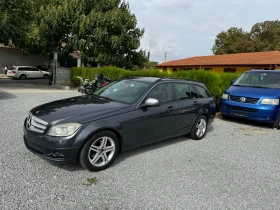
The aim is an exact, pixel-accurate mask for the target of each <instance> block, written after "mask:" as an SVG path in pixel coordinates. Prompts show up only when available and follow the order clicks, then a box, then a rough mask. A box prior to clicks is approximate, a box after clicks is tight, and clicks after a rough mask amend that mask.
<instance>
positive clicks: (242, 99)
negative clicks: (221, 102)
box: [229, 95, 259, 104]
mask: <svg viewBox="0 0 280 210" xmlns="http://www.w3.org/2000/svg"><path fill="white" fill-rule="evenodd" d="M229 100H231V101H235V102H240V103H245V104H256V103H258V101H259V98H251V97H244V96H233V95H230V96H229Z"/></svg>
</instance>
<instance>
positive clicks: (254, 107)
mask: <svg viewBox="0 0 280 210" xmlns="http://www.w3.org/2000/svg"><path fill="white" fill-rule="evenodd" d="M220 111H221V113H222V114H224V115H227V116H232V117H237V118H243V119H248V120H254V121H258V122H265V123H274V122H275V121H276V120H277V118H278V116H279V114H280V110H279V106H273V105H261V104H244V103H238V102H232V101H229V100H225V99H221V101H220Z"/></svg>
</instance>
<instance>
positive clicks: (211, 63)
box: [157, 51, 280, 73]
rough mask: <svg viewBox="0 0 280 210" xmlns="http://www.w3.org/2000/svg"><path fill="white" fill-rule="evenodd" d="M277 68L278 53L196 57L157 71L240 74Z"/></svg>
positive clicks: (169, 62)
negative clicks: (252, 70)
mask: <svg viewBox="0 0 280 210" xmlns="http://www.w3.org/2000/svg"><path fill="white" fill-rule="evenodd" d="M279 66H280V52H279V51H268V52H252V53H237V54H225V55H210V56H196V57H191V58H185V59H180V60H173V61H168V62H164V63H161V64H159V65H157V67H158V69H159V70H161V71H168V72H170V73H171V72H178V71H188V70H202V71H213V72H219V73H222V72H236V73H242V72H244V71H247V70H251V69H265V70H268V69H280V67H279Z"/></svg>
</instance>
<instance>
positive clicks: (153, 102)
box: [145, 98, 159, 107]
mask: <svg viewBox="0 0 280 210" xmlns="http://www.w3.org/2000/svg"><path fill="white" fill-rule="evenodd" d="M145 106H146V107H148V106H159V101H158V100H157V99H154V98H148V99H147V100H146V101H145Z"/></svg>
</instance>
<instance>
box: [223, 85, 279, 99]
mask: <svg viewBox="0 0 280 210" xmlns="http://www.w3.org/2000/svg"><path fill="white" fill-rule="evenodd" d="M226 92H227V93H229V94H230V95H235V96H247V97H252V98H265V97H268V98H279V96H280V89H273V88H256V87H244V86H231V87H230V88H229V89H227V91H226Z"/></svg>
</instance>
